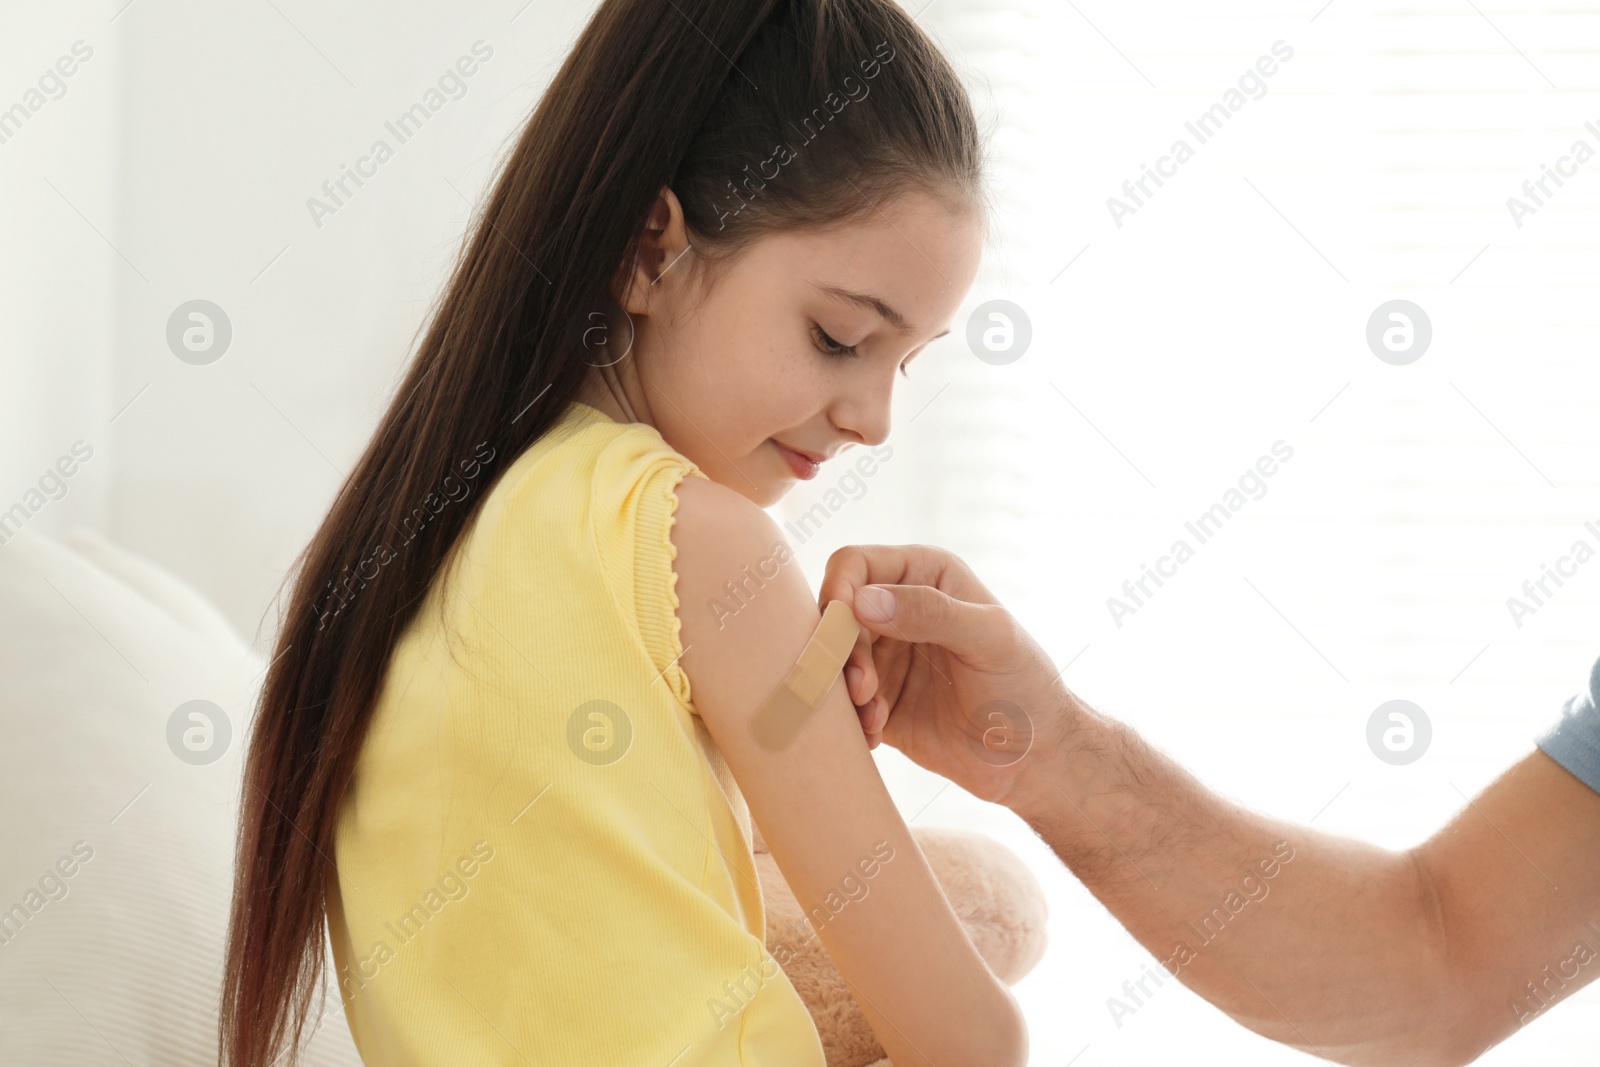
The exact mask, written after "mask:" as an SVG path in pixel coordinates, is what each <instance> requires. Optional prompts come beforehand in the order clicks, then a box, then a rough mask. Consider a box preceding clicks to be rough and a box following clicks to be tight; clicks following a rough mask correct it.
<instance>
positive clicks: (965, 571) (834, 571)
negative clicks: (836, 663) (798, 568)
mask: <svg viewBox="0 0 1600 1067" xmlns="http://www.w3.org/2000/svg"><path fill="white" fill-rule="evenodd" d="M864 585H931V586H933V587H934V588H936V589H939V590H942V591H943V592H945V593H948V594H949V595H950V596H953V597H956V598H958V599H960V600H965V601H969V602H971V603H975V604H993V603H996V601H995V597H994V594H993V593H991V592H989V590H988V589H986V588H985V587H984V585H983V583H982V582H980V581H978V577H977V575H975V574H973V573H972V569H971V568H969V567H968V566H967V565H966V563H965V562H964V561H963V560H962V559H961V557H960V556H957V555H956V554H955V553H953V552H948V551H946V550H945V549H942V548H936V547H934V546H932V545H845V546H844V547H843V548H839V549H835V550H834V552H833V554H832V555H831V556H829V557H828V564H827V568H826V570H825V572H824V574H823V578H822V588H821V592H820V594H819V596H818V598H817V606H818V608H819V609H821V608H824V607H826V606H827V604H828V601H830V600H843V601H844V602H845V603H847V604H854V603H855V591H856V590H857V589H859V588H861V587H862V586H864Z"/></svg>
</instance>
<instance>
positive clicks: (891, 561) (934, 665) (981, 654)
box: [818, 545, 1073, 803]
mask: <svg viewBox="0 0 1600 1067" xmlns="http://www.w3.org/2000/svg"><path fill="white" fill-rule="evenodd" d="M868 586H871V587H872V588H866V587H868ZM880 589H883V590H887V591H888V593H889V594H891V596H892V599H893V602H894V607H893V612H892V615H891V616H890V617H888V618H885V617H884V614H883V612H882V610H881V609H880V607H879V604H880V597H879V596H878V595H877V593H878V590H880ZM832 600H843V601H844V602H845V603H847V604H849V605H851V606H852V608H853V609H854V611H855V617H856V619H857V620H859V621H860V623H861V625H862V626H863V627H864V629H863V631H862V634H861V636H860V637H859V638H858V639H857V642H856V647H855V649H854V650H853V651H852V652H851V653H850V658H849V660H848V661H847V662H846V664H845V683H846V685H847V687H848V689H849V692H850V699H851V701H852V702H853V703H854V704H855V705H856V710H857V712H858V714H859V715H860V717H861V723H862V729H863V730H864V731H865V732H866V735H867V740H868V743H869V744H871V745H872V746H874V747H876V745H877V743H878V742H879V741H880V740H883V741H888V742H889V744H891V745H893V746H894V747H895V748H897V749H899V750H900V751H902V752H904V753H905V754H906V755H907V756H909V757H910V758H911V759H913V760H915V761H916V762H917V763H919V764H921V765H922V766H923V767H926V768H927V769H928V770H930V771H933V772H934V773H936V774H939V775H942V776H944V777H946V778H949V779H950V780H951V781H953V782H955V783H956V784H958V785H960V786H961V787H962V788H963V789H966V790H967V791H968V792H969V793H972V794H973V795H974V796H977V797H980V798H982V799H984V800H989V801H993V802H995V803H1005V802H1006V801H1007V799H1008V798H1009V797H1011V796H1012V794H1013V793H1014V791H1016V790H1017V788H1018V784H1019V782H1020V781H1021V780H1022V777H1021V774H1020V769H1021V768H1024V767H1027V766H1029V761H1028V760H1027V759H1026V758H1025V757H1028V756H1029V754H1030V752H1031V751H1032V750H1034V749H1038V748H1040V747H1042V746H1046V745H1050V746H1053V745H1055V744H1057V743H1058V741H1059V739H1060V736H1061V733H1062V731H1063V730H1064V729H1065V728H1066V722H1065V721H1064V720H1065V714H1066V711H1067V709H1068V708H1069V707H1071V702H1072V699H1073V698H1072V695H1071V694H1070V693H1069V692H1068V691H1067V689H1066V687H1065V686H1063V685H1061V684H1060V682H1059V680H1058V678H1059V672H1058V671H1057V670H1056V668H1055V665H1054V664H1053V663H1051V662H1050V657H1049V656H1047V655H1045V653H1044V650H1043V649H1041V648H1040V647H1039V646H1038V644H1036V643H1035V642H1034V640H1033V638H1032V637H1030V636H1029V635H1028V633H1027V632H1026V631H1025V630H1023V628H1022V627H1021V626H1019V625H1018V624H1017V622H1016V620H1015V619H1013V618H1012V617H1011V613H1010V612H1008V611H1007V610H1006V609H1005V608H1004V607H1002V606H1001V605H1000V603H999V602H998V601H997V600H996V599H995V597H994V594H993V593H991V592H989V590H988V589H986V588H984V586H983V583H982V582H980V581H978V579H977V576H976V575H974V574H973V573H972V571H971V570H970V569H969V568H968V567H967V565H966V564H965V563H963V562H962V561H961V560H960V559H959V558H958V557H956V556H955V555H953V554H951V553H949V552H946V551H944V550H943V549H939V548H932V547H929V546H926V545H850V546H847V547H845V548H841V549H839V550H838V551H837V552H835V553H834V554H833V555H832V556H830V557H829V558H828V566H827V571H826V574H825V575H824V577H823V581H822V590H821V594H820V596H819V597H818V606H819V607H826V606H827V604H828V602H829V601H832ZM1035 758H1036V757H1035Z"/></svg>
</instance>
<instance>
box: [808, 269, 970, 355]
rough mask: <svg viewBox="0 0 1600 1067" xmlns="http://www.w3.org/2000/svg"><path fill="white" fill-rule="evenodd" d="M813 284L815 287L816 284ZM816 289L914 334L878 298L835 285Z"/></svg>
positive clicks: (937, 335) (902, 317)
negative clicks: (873, 313)
mask: <svg viewBox="0 0 1600 1067" xmlns="http://www.w3.org/2000/svg"><path fill="white" fill-rule="evenodd" d="M813 284H814V285H815V284H816V283H813ZM816 288H817V291H818V292H820V293H822V294H823V295H825V296H831V297H833V298H835V299H837V300H843V301H845V302H846V303H850V304H854V305H856V306H857V307H862V308H866V309H867V310H868V311H876V312H877V313H878V314H879V315H881V316H883V319H884V321H885V322H887V323H888V324H889V325H891V326H893V327H894V328H895V329H896V330H899V331H900V332H901V333H915V332H916V330H915V329H914V328H913V327H912V325H911V323H910V322H908V321H907V320H906V317H905V316H904V315H902V314H900V313H899V312H898V311H896V310H895V309H894V308H892V307H890V306H889V305H888V304H887V303H885V302H884V301H883V300H882V299H881V298H879V297H876V296H872V295H871V294H869V293H855V292H851V291H850V290H849V289H841V288H839V287H838V286H837V285H816ZM949 332H950V331H949V330H948V329H946V330H944V331H942V332H940V333H936V334H934V335H933V337H931V338H929V340H933V341H936V340H938V339H939V338H941V337H943V336H944V335H945V334H947V333H949Z"/></svg>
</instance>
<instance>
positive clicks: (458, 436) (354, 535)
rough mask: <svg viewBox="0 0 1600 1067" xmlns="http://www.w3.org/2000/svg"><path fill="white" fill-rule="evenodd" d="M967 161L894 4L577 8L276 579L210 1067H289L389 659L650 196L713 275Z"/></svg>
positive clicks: (926, 44)
mask: <svg viewBox="0 0 1600 1067" xmlns="http://www.w3.org/2000/svg"><path fill="white" fill-rule="evenodd" d="M981 141H982V138H981V135H980V133H979V131H978V129H977V125H976V123H975V121H974V117H973V113H972V108H971V104H970V102H969V101H968V99H967V96H966V93H965V91H964V89H963V88H962V86H961V83H960V81H959V79H958V78H957V77H956V75H955V73H954V72H953V70H952V69H951V67H950V65H949V63H948V62H947V61H946V60H945V58H944V57H943V56H942V55H941V54H940V53H939V51H938V49H937V48H936V47H935V46H934V45H933V43H932V42H931V41H930V40H929V39H928V38H927V37H926V36H925V35H924V34H923V33H922V32H921V31H920V30H919V29H918V28H917V27H916V26H915V25H914V24H913V23H912V21H911V19H910V18H908V17H907V16H906V14H905V13H904V12H903V11H902V10H901V9H900V8H899V7H897V6H896V5H895V3H894V2H893V0H604V2H603V3H601V4H600V5H599V8H598V10H596V12H595V14H594V16H593V17H592V18H591V19H590V21H589V23H588V25H587V26H586V27H585V28H584V30H583V33H582V34H581V35H580V36H579V38H578V40H577V43H576V44H575V45H574V47H573V49H572V52H571V54H570V55H568V56H567V59H566V61H565V62H564V63H563V64H562V66H561V69H560V71H559V72H558V73H557V74H556V75H555V78H554V80H553V81H552V82H551V83H550V86H549V88H548V90H547V91H546V92H545V93H544V95H543V96H542V97H541V99H540V101H539V102H538V104H537V106H536V107H535V109H534V111H533V114H532V116H531V117H530V118H529V120H528V123H527V126H526V127H525V128H524V129H523V131H522V133H521V136H520V137H519V138H518V140H517V142H516V145H515V147H514V148H513V149H512V151H511V155H510V158H509V160H508V161H507V163H506V165H505V168H504V170H503V171H502V173H501V174H500V176H499V179H498V180H497V181H496V182H495V185H494V188H493V191H492V192H490V194H489V197H488V201H487V203H486V204H485V206H484V207H483V210H482V213H481V216H480V217H479V218H478V220H477V221H476V224H475V225H474V227H473V228H472V231H471V233H470V235H469V236H468V238H467V239H466V240H465V241H464V242H463V246H462V250H461V254H460V257H459V259H458V261H457V264H456V266H455V268H454V270H453V272H452V274H451V277H450V281H449V283H448V285H447V286H446V288H445V290H444V292H443V295H442V298H441V299H440V301H439V302H438V305H437V308H436V310H435V312H434V315H433V318H432V321H431V323H430V324H429V327H428V329H427V331H426V332H425V333H424V334H423V337H422V341H421V343H420V345H419V347H418V350H417V352H416V356H415V358H414V359H413V360H412V362H411V365H410V367H409V368H408V370H407V372H406V375H405V378H404V380H403V381H402V383H401V384H400V387H399V389H398V392H397V393H396V395H395V397H394V399H393V401H392V402H391V403H390V405H389V408H388V410H387V411H386V412H385V413H384V416H383V418H382V420H381V421H380V422H379V424H378V428H377V431H376V433H374V434H373V436H372V440H371V442H370V443H369V444H368V446H367V449H366V451H365V452H364V453H363V454H362V456H361V458H360V460H359V461H358V462H357V463H356V465H355V469H354V470H353V471H352V472H351V473H350V475H349V477H348V478H347V479H346V480H345V482H344V485H343V486H342V487H341V489H340V490H339V494H338V496H337V498H336V499H335V500H334V503H333V506H332V507H331V509H330V510H329V512H328V515H327V517H326V519H324V521H323V523H322V526H321V528H320V529H319V530H318V531H317V533H316V535H315V536H314V537H313V538H312V539H311V541H310V543H309V544H308V545H307V546H306V548H305V550H304V551H303V552H302V553H301V555H300V556H299V558H298V559H297V560H296V564H295V568H294V569H293V570H291V574H290V578H292V580H293V593H292V596H291V598H290V600H289V603H288V606H287V609H286V610H285V612H284V615H283V623H282V627H281V629H280V631H279V633H278V636H277V639H276V642H275V647H274V648H273V649H272V652H273V659H272V664H271V667H270V668H269V669H268V672H267V676H266V680H265V683H264V685H263V689H262V693H261V700H260V704H259V706H258V708H257V711H256V715H255V721H254V726H253V728H252V730H251V732H250V741H249V751H248V755H247V757H246V760H245V768H244V783H243V788H242V797H241V806H240V823H239V834H238V863H237V869H236V871H235V879H234V891H233V906H232V914H231V917H230V922H229V928H228V944H227V963H226V970H225V975H224V979H223V986H222V1003H221V1011H220V1019H219V1024H218V1042H219V1052H220V1058H221V1062H222V1063H224V1064H227V1065H228V1067H265V1065H267V1064H268V1063H269V1062H271V1061H273V1060H274V1059H275V1058H277V1057H278V1056H279V1055H280V1054H281V1052H283V1051H287V1052H288V1053H289V1058H288V1060H287V1061H286V1062H287V1063H290V1064H292V1063H294V1062H296V1061H297V1060H298V1058H299V1053H300V1050H301V1046H302V1039H303V1037H304V1031H305V1026H306V1022H307V1018H308V1015H309V1013H310V1005H311V997H312V993H313V992H314V991H319V990H320V991H321V992H322V995H323V996H326V989H325V987H324V985H323V977H324V976H323V958H324V957H323V953H324V949H325V947H326V945H325V940H324V926H323V923H324V920H325V918H326V905H327V901H326V899H325V896H324V889H325V885H326V882H325V879H326V878H327V877H328V876H329V875H330V874H332V873H333V860H332V859H331V857H332V855H333V851H334V831H335V827H336V824H337V815H338V811H339V805H340V801H341V799H342V797H343V795H344V791H345V788H346V786H347V784H348V783H349V781H350V778H351V775H352V772H353V770H354V767H355V764H356V759H357V756H358V755H359V753H360V750H361V745H362V740H363V738H364V736H365V733H366V729H367V725H368V722H369V721H370V719H371V713H372V710H373V707H374V704H375V700H376V696H377V693H378V691H379V687H380V684H381V682H382V679H383V676H384V673H385V670H386V666H387V661H388V659H389V655H390V653H391V651H392V649H393V648H394V646H395V644H396V641H397V640H398V638H399V637H400V636H401V635H402V633H403V632H404V631H405V629H406V627H407V626H408V624H409V623H410V622H411V620H412V619H413V618H414V616H415V615H416V613H417V611H418V609H419V607H420V605H421V603H422V601H423V598H424V597H425V595H426V594H427V592H428V589H429V586H430V584H431V583H432V581H433V580H434V577H435V575H436V574H437V573H438V572H439V571H440V570H441V568H442V567H443V566H444V565H445V563H446V562H447V560H448V558H449V556H450V553H451V551H452V549H453V548H454V547H455V545H456V543H457V541H458V539H459V536H460V534H461V532H462V531H463V529H464V528H466V526H467V525H468V524H469V523H470V521H471V519H472V517H473V515H474V514H475V513H476V511H477V507H478V505H479V504H481V503H482V502H483V500H484V498H485V497H486V496H487V494H488V492H489V489H490V487H491V486H492V485H493V484H494V481H495V480H496V478H497V477H498V475H499V474H500V473H502V472H503V471H504V470H505V469H506V467H507V466H508V465H509V463H510V462H511V461H512V460H513V459H514V458H515V457H516V456H517V455H519V454H520V453H521V452H522V451H523V450H525V449H526V448H528V446H529V445H531V444H533V443H534V442H535V441H537V440H538V439H539V438H540V437H541V436H542V435H543V434H545V433H546V432H547V431H548V430H549V429H550V428H551V427H552V426H553V425H554V423H555V422H556V421H557V419H558V418H559V417H560V416H561V414H562V413H563V412H564V411H565V409H566V408H567V406H568V404H569V403H570V402H571V401H572V400H573V399H575V398H576V397H577V396H578V395H579V391H580V388H581V387H582V386H583V384H584V381H585V378H586V376H587V375H588V374H590V373H591V366H592V361H591V360H589V359H587V358H586V352H585V350H584V348H585V346H584V344H583V343H582V331H583V327H584V326H585V324H587V323H589V322H590V321H591V317H592V315H593V314H594V312H595V310H596V309H603V308H606V307H614V306H615V305H614V304H611V303H610V301H611V300H612V299H613V298H615V297H616V296H617V293H616V292H615V283H616V282H617V281H618V279H619V278H621V277H623V274H624V271H625V269H626V267H627V266H628V265H629V264H631V263H632V262H633V260H634V256H635V254H636V252H637V248H638V239H639V235H640V233H641V230H642V227H643V224H644V221H645V219H646V217H647V216H648V213H649V210H650V208H651V206H652V204H653V203H654V201H655V199H656V197H657V195H658V193H659V192H660V190H661V189H662V188H663V187H669V188H671V189H672V191H673V192H674V193H675V194H676V195H677V197H678V199H679V201H680V203H681V204H682V206H683V211H684V216H685V219H686V221H687V223H688V227H689V230H690V232H691V234H693V235H694V238H693V241H692V247H693V249H694V251H695V253H696V256H697V257H698V258H701V259H707V260H713V259H715V258H716V257H719V256H721V257H726V256H727V255H731V254H732V253H733V252H734V251H736V250H737V249H738V248H741V247H743V246H744V245H745V244H746V243H747V242H748V241H750V240H751V239H753V238H755V237H757V236H760V235H761V234H764V233H769V232H773V231H775V230H780V229H788V228H797V227H805V226H820V225H827V224H830V223H835V222H840V221H843V220H846V219H850V218H854V217H857V216H863V215H866V214H869V213H870V212H871V211H872V203H873V202H875V201H877V200H878V199H879V198H880V197H883V196H885V195H890V194H893V193H894V192H897V191H900V190H902V189H904V188H906V187H908V186H910V187H920V188H923V189H926V190H928V191H930V192H934V193H939V194H945V195H949V194H952V193H954V194H956V195H957V196H961V197H965V198H966V199H965V202H966V203H969V204H974V205H976V204H981V203H982V201H983V198H984V191H983V187H982V169H983V168H982V148H981ZM782 148H786V149H787V151H786V152H782V151H780V149H782ZM691 258H695V257H691ZM477 464H481V465H482V466H481V467H479V466H477ZM458 466H459V470H458ZM468 471H474V472H479V471H481V473H477V474H476V477H475V483H474V485H473V486H472V487H471V488H469V490H468V491H467V492H465V493H463V495H462V496H461V497H459V498H458V497H456V495H455V492H456V490H455V489H452V488H451V485H452V483H454V485H455V486H456V487H458V488H459V487H461V486H462V485H463V484H465V482H466V481H467V480H469V479H473V478H474V474H468V473H466V472H468ZM463 474H465V475H466V477H463ZM446 497H448V498H449V502H448V503H447V502H446V501H445V499H444V498H446ZM396 542H403V543H400V544H399V545H398V547H394V545H395V543H396ZM296 571H297V572H298V573H296ZM290 578H286V579H285V581H286V582H287V581H289V580H290Z"/></svg>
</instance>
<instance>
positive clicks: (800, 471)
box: [772, 441, 822, 481]
mask: <svg viewBox="0 0 1600 1067" xmlns="http://www.w3.org/2000/svg"><path fill="white" fill-rule="evenodd" d="M772 444H773V446H774V447H776V448H777V450H778V454H779V455H781V456H782V457H783V458H784V460H785V461H786V462H787V463H788V464H789V469H790V470H792V471H794V476H795V477H796V478H801V479H804V480H806V481H810V480H811V479H812V478H815V477H816V476H817V471H819V470H821V469H822V464H820V463H816V462H814V461H812V460H810V459H807V458H806V457H805V456H802V455H801V454H800V453H798V452H796V451H795V450H794V449H792V448H785V447H784V446H783V445H780V444H778V442H777V441H773V442H772Z"/></svg>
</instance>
